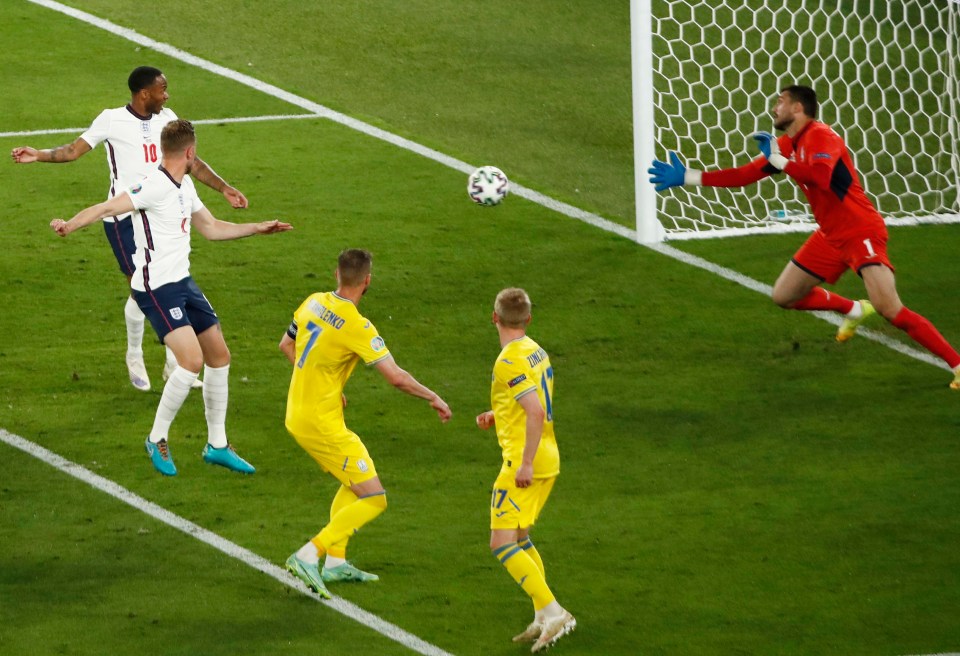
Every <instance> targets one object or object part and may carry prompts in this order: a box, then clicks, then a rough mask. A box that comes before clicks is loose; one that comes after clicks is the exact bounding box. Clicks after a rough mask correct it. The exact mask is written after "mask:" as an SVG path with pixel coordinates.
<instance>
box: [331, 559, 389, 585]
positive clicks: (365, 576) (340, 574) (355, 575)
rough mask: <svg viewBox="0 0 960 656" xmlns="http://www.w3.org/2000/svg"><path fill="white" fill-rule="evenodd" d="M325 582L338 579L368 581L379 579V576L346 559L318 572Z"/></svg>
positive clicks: (333, 581)
mask: <svg viewBox="0 0 960 656" xmlns="http://www.w3.org/2000/svg"><path fill="white" fill-rule="evenodd" d="M320 576H322V577H323V580H324V582H326V583H335V582H338V581H357V582H358V583H369V582H372V581H379V580H380V577H379V576H377V575H376V574H371V573H370V572H364V571H363V570H361V569H357V568H356V567H354V566H353V563H351V562H350V561H347V562H345V563H343V564H341V565H337V566H336V567H324V568H323V570H322V571H321V572H320Z"/></svg>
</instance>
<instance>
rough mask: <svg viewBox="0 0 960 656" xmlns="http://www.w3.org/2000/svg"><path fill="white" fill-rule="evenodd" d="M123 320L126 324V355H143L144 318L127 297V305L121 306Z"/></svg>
mask: <svg viewBox="0 0 960 656" xmlns="http://www.w3.org/2000/svg"><path fill="white" fill-rule="evenodd" d="M123 318H124V319H125V320H126V322H127V355H141V356H142V355H143V322H144V319H145V317H144V316H143V312H141V311H140V306H139V305H137V302H136V301H135V300H133V297H132V296H127V303H126V305H124V306H123Z"/></svg>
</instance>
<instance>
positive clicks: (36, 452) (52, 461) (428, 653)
mask: <svg viewBox="0 0 960 656" xmlns="http://www.w3.org/2000/svg"><path fill="white" fill-rule="evenodd" d="M0 442H5V443H6V444H8V445H10V446H12V447H14V448H16V449H20V450H21V451H23V452H24V453H26V454H28V455H31V456H33V457H34V458H37V459H38V460H41V461H43V462H45V463H46V464H48V465H50V466H51V467H54V468H56V469H58V470H60V471H61V472H63V473H65V474H69V475H70V476H73V477H74V478H76V479H79V480H80V481H83V482H84V483H86V484H87V485H90V486H91V487H93V488H96V489H98V490H100V491H101V492H105V493H107V494H109V495H110V496H112V497H113V498H115V499H118V500H120V501H122V502H124V503H125V504H127V505H129V506H132V507H134V508H136V509H137V510H139V511H140V512H142V513H144V514H146V515H149V516H151V517H153V518H154V519H156V520H158V521H161V522H163V523H164V524H166V525H168V526H171V527H173V528H175V529H177V530H178V531H182V532H184V533H186V534H187V535H189V536H190V537H193V538H196V539H197V540H200V541H201V542H205V543H206V544H208V545H210V546H211V547H213V548H214V549H216V550H218V551H221V552H223V553H225V554H226V555H228V556H230V557H231V558H236V559H237V560H239V561H240V562H242V563H244V564H245V565H248V566H250V567H252V568H253V569H255V570H258V571H260V572H263V573H264V574H266V575H267V576H269V577H271V578H273V579H276V580H277V581H279V582H280V583H282V584H283V585H286V586H288V587H290V588H293V589H294V590H296V591H297V592H300V593H301V594H303V595H305V596H308V597H310V598H312V599H315V600H316V601H319V602H320V603H322V604H323V605H325V606H327V607H328V608H330V609H332V610H335V611H337V612H338V613H341V614H342V615H345V616H347V617H349V618H350V619H352V620H355V621H357V622H359V623H360V624H363V625H365V626H367V627H369V628H371V629H373V630H374V631H376V632H377V633H380V634H382V635H384V636H386V637H388V638H390V639H391V640H394V641H396V642H399V643H400V644H401V645H403V646H404V647H407V648H409V649H412V650H413V651H415V652H417V653H419V654H424V656H452V655H451V654H450V653H448V652H446V651H444V650H442V649H440V648H439V647H437V646H435V645H433V644H430V643H429V642H426V641H424V640H422V639H421V638H418V637H417V636H415V635H413V634H411V633H407V632H406V631H404V630H403V629H401V628H400V627H399V626H396V625H395V624H391V623H390V622H387V621H386V620H384V619H381V618H380V617H378V616H376V615H374V614H373V613H370V612H368V611H365V610H364V609H362V608H360V607H359V606H356V605H355V604H352V603H350V602H349V601H347V600H345V599H343V598H341V597H337V596H335V595H334V597H333V598H332V599H329V600H327V599H322V598H320V597H319V596H317V595H315V594H314V593H313V592H311V591H310V590H309V589H308V588H307V587H306V586H305V585H304V584H303V583H301V582H300V580H299V579H296V578H295V577H293V576H292V575H290V574H288V573H287V572H286V570H284V569H283V568H281V567H278V566H277V565H274V564H273V563H271V562H270V561H269V560H267V559H265V558H263V557H262V556H259V555H257V554H255V553H253V552H252V551H250V550H249V549H244V548H243V547H241V546H240V545H238V544H235V543H233V542H230V540H227V539H226V538H224V537H221V536H220V535H217V534H216V533H214V532H212V531H208V530H207V529H205V528H203V527H202V526H199V525H197V524H194V523H193V522H191V521H190V520H187V519H184V518H183V517H181V516H179V515H176V514H174V513H172V512H170V511H169V510H167V509H166V508H163V507H161V506H158V505H157V504H155V503H153V502H152V501H147V500H146V499H144V498H143V497H141V496H139V495H137V494H134V493H133V492H131V491H130V490H128V489H127V488H125V487H122V486H120V485H117V484H116V483H114V482H113V481H111V480H109V479H106V478H103V477H102V476H98V475H97V474H94V473H93V472H92V471H90V470H89V469H86V468H85V467H83V466H81V465H78V464H77V463H75V462H71V461H70V460H67V459H66V458H63V457H62V456H59V455H57V454H56V453H54V452H53V451H50V450H49V449H45V448H44V447H42V446H40V445H39V444H36V443H34V442H31V441H30V440H27V439H25V438H23V437H20V436H19V435H14V434H13V433H10V432H7V431H6V430H4V429H2V428H0Z"/></svg>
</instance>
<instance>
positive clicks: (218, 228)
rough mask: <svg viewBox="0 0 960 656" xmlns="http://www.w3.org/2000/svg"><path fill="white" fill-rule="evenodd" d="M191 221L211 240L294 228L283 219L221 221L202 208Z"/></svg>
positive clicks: (236, 237) (238, 237) (223, 239)
mask: <svg viewBox="0 0 960 656" xmlns="http://www.w3.org/2000/svg"><path fill="white" fill-rule="evenodd" d="M191 222H192V223H193V226H194V227H195V228H196V229H197V232H199V233H200V234H201V235H203V236H204V237H205V238H207V239H209V240H210V241H227V240H230V239H243V238H244V237H252V236H253V235H269V234H272V233H274V232H286V231H287V230H293V226H292V225H290V224H289V223H284V222H283V221H276V220H274V221H260V222H259V223H231V222H229V221H221V220H220V219H217V218H215V217H214V216H213V215H212V214H210V210H208V209H207V208H205V207H204V208H202V209H200V211H198V212H194V213H193V216H192V219H191Z"/></svg>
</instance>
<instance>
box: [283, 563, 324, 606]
mask: <svg viewBox="0 0 960 656" xmlns="http://www.w3.org/2000/svg"><path fill="white" fill-rule="evenodd" d="M286 567H287V571H288V572H290V573H291V574H293V575H294V576H296V577H297V578H298V579H300V580H301V581H303V584H304V585H305V586H307V587H308V588H310V589H311V590H313V591H314V592H316V593H317V594H318V595H320V596H321V597H323V598H324V599H329V598H330V591H329V590H327V586H325V585H324V584H323V577H322V576H320V571H319V570H318V569H317V565H311V564H309V563H305V562H303V561H302V560H300V559H299V558H297V554H291V556H290V557H289V558H287V563H286Z"/></svg>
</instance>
